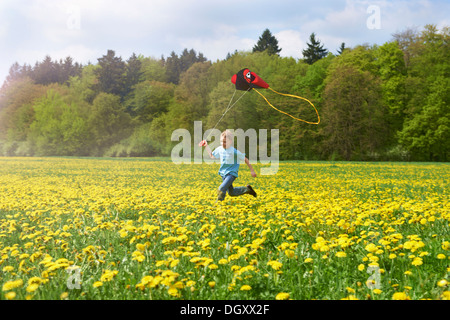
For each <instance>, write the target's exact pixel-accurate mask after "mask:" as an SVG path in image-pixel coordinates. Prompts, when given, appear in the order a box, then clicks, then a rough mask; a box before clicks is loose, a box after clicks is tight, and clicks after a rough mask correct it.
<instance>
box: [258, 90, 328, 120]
mask: <svg viewBox="0 0 450 320" xmlns="http://www.w3.org/2000/svg"><path fill="white" fill-rule="evenodd" d="M268 89H270V90H272V91H273V92H275V93H276V94H279V95H282V96H287V97H292V98H296V99H302V100H305V101H307V102H308V103H309V104H310V105H311V106H312V107H313V108H314V110H315V111H316V114H317V122H310V121H306V120H302V119H299V118H296V117H294V116H292V115H290V114H289V113H287V112H284V111H282V110H279V109H277V108H275V107H274V106H273V105H272V104H271V103H270V102H269V100H267V98H266V97H264V96H263V95H262V93H260V92H259V91H258V90H256V89H255V88H253V90H255V91H256V92H257V93H258V94H259V95H260V96H261V97H263V98H264V100H266V102H267V103H268V104H269V106H271V107H272V108H274V109H275V110H277V111H278V112H281V113H284V114H285V115H287V116H289V117H291V118H293V119H295V120H297V121H302V122H306V123H309V124H319V123H320V116H319V112H317V109H316V107H315V106H314V105H313V104H312V102H311V101H309V100H308V99H306V98H303V97H300V96H295V95H293V94H286V93H280V92H277V91H275V90H273V89H272V88H270V87H269V88H268Z"/></svg>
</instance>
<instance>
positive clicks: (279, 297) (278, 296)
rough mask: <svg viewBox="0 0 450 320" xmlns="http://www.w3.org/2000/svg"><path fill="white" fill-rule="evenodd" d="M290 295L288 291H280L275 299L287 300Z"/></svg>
mask: <svg viewBox="0 0 450 320" xmlns="http://www.w3.org/2000/svg"><path fill="white" fill-rule="evenodd" d="M289 297H290V295H289V293H286V292H280V293H279V294H277V296H276V297H275V300H287V299H289Z"/></svg>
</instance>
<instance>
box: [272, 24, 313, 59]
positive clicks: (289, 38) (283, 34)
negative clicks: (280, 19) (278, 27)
mask: <svg viewBox="0 0 450 320" xmlns="http://www.w3.org/2000/svg"><path fill="white" fill-rule="evenodd" d="M274 36H275V38H277V40H278V47H279V48H281V52H280V56H282V57H293V58H297V59H298V58H301V57H302V50H303V49H305V48H306V42H307V40H308V39H307V38H306V37H304V35H302V33H301V32H300V31H296V30H283V31H280V32H278V33H275V34H274Z"/></svg>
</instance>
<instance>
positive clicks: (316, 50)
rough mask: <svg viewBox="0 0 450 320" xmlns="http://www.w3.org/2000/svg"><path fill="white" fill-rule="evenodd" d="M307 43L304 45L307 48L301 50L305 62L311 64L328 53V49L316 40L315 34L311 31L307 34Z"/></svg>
mask: <svg viewBox="0 0 450 320" xmlns="http://www.w3.org/2000/svg"><path fill="white" fill-rule="evenodd" d="M309 41H310V42H309V43H307V44H306V45H307V46H308V48H306V49H305V50H303V51H302V53H303V57H304V59H305V62H306V63H308V64H313V63H314V62H316V61H317V60H320V59H322V58H324V57H326V55H327V54H328V50H327V49H325V48H324V47H323V44H321V43H320V41H319V40H316V34H315V33H314V32H313V33H311V35H310V36H309Z"/></svg>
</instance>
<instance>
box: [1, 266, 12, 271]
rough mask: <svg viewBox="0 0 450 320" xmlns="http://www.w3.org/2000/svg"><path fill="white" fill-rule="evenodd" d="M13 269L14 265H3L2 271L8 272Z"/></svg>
mask: <svg viewBox="0 0 450 320" xmlns="http://www.w3.org/2000/svg"><path fill="white" fill-rule="evenodd" d="M13 270H14V267H13V266H6V267H3V272H10V271H13Z"/></svg>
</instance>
